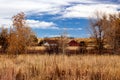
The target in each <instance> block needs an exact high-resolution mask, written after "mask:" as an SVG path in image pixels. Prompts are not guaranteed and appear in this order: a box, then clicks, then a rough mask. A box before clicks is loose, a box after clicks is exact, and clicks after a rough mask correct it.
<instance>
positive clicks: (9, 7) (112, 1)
mask: <svg viewBox="0 0 120 80" xmlns="http://www.w3.org/2000/svg"><path fill="white" fill-rule="evenodd" d="M95 11H100V12H105V13H106V14H114V13H118V12H120V0H0V27H2V26H4V27H7V28H9V27H10V26H11V25H12V16H13V15H16V14H17V13H19V12H24V13H25V14H26V21H27V23H28V24H29V26H30V27H31V28H32V30H33V31H34V32H35V33H36V35H37V36H38V37H55V36H60V35H61V34H62V32H63V31H64V30H65V31H66V32H67V34H68V36H70V37H89V36H90V34H89V31H88V27H89V18H90V17H94V13H95Z"/></svg>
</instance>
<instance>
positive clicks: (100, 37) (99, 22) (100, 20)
mask: <svg viewBox="0 0 120 80" xmlns="http://www.w3.org/2000/svg"><path fill="white" fill-rule="evenodd" d="M106 20H107V18H106V15H102V14H101V13H100V12H97V13H96V14H95V19H90V28H91V33H92V37H93V38H94V39H95V41H96V45H97V46H96V49H97V50H98V53H99V54H101V53H102V50H103V46H104V39H105V28H106V27H105V26H106Z"/></svg>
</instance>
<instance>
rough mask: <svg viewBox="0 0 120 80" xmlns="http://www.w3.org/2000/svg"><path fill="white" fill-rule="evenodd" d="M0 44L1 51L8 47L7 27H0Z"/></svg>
mask: <svg viewBox="0 0 120 80" xmlns="http://www.w3.org/2000/svg"><path fill="white" fill-rule="evenodd" d="M0 45H1V48H2V51H3V52H6V50H7V48H8V29H7V28H3V27H2V28H1V31H0Z"/></svg>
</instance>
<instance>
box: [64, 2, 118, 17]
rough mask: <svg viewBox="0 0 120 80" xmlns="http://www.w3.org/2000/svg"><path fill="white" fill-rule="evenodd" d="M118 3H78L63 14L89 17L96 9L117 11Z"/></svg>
mask: <svg viewBox="0 0 120 80" xmlns="http://www.w3.org/2000/svg"><path fill="white" fill-rule="evenodd" d="M117 8H119V6H118V5H115V4H94V5H84V4H78V5H75V6H71V7H69V8H67V9H66V10H65V11H64V12H63V13H62V14H63V16H62V18H89V17H91V16H92V15H93V14H94V12H95V11H100V12H105V13H107V14H113V13H117V12H118V11H117Z"/></svg>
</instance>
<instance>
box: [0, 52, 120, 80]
mask: <svg viewBox="0 0 120 80" xmlns="http://www.w3.org/2000/svg"><path fill="white" fill-rule="evenodd" d="M0 80H120V56H118V55H73V56H67V55H25V54H24V55H19V56H17V57H15V58H9V57H8V56H7V55H1V56H0Z"/></svg>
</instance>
